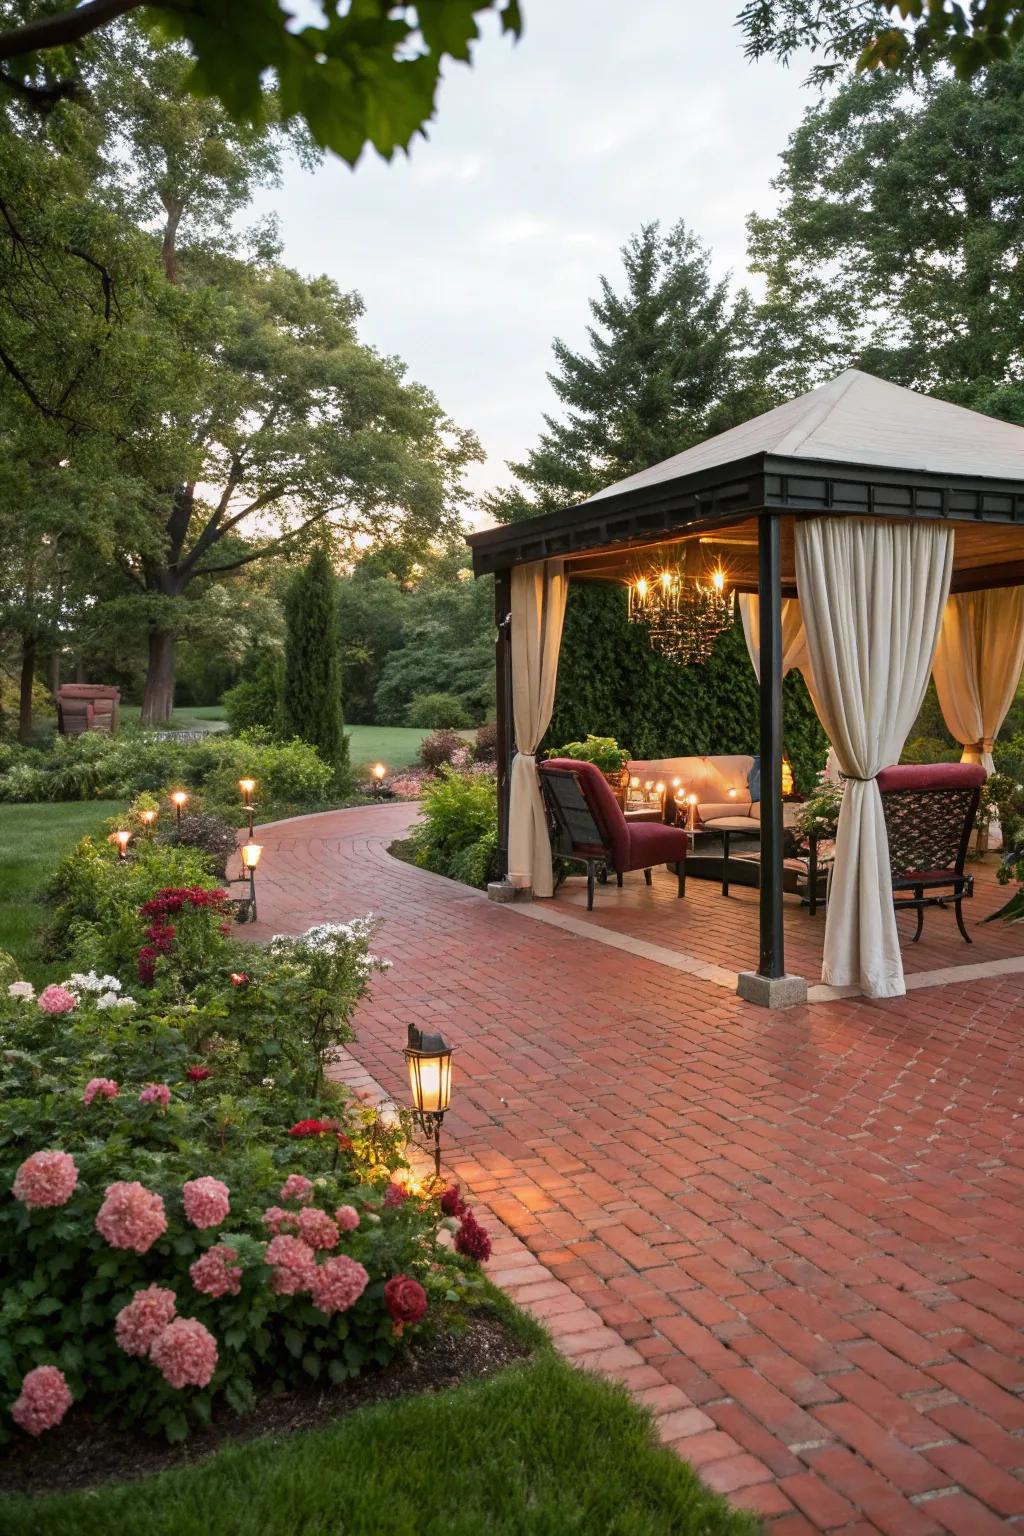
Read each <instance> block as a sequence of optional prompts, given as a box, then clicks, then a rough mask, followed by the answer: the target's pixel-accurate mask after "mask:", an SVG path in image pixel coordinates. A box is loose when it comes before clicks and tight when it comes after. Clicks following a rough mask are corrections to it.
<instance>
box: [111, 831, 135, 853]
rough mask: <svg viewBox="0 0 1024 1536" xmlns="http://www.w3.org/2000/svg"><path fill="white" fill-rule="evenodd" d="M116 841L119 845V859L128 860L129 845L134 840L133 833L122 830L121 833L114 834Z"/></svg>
mask: <svg viewBox="0 0 1024 1536" xmlns="http://www.w3.org/2000/svg"><path fill="white" fill-rule="evenodd" d="M114 840H115V842H116V843H117V856H118V858H119V859H124V858H127V856H128V844H129V843H130V842H131V840H132V835H131V833H130V832H128V831H126V830H124V829H122V830H121V831H120V832H115V833H114Z"/></svg>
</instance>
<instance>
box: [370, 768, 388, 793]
mask: <svg viewBox="0 0 1024 1536" xmlns="http://www.w3.org/2000/svg"><path fill="white" fill-rule="evenodd" d="M387 772H388V770H387V768H386V767H385V766H384V764H383V763H374V765H373V793H374V794H375V795H376V797H377V799H378V800H379V799H380V792H381V790H382V789H383V788H384V780H385V778H386V777H387Z"/></svg>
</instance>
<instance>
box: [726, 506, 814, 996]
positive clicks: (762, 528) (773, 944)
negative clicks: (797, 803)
mask: <svg viewBox="0 0 1024 1536" xmlns="http://www.w3.org/2000/svg"><path fill="white" fill-rule="evenodd" d="M757 592H758V627H759V634H758V652H759V663H760V673H761V677H760V685H759V693H760V727H761V740H760V751H761V888H760V955H759V959H758V966H757V970H756V971H741V972H740V976H739V984H738V986H737V991H738V992H739V995H740V996H741V997H745V998H746V999H747V1000H748V1001H749V1002H752V1003H761V1004H764V1005H767V1006H768V1007H787V1006H790V1005H792V1004H793V1003H798V1002H803V1001H805V1000H806V997H807V983H806V981H804V979H803V977H801V976H789V975H787V974H786V954H785V938H784V932H783V925H782V868H783V828H782V545H781V523H780V518H779V514H778V513H777V512H762V513H761V516H760V517H759V518H758V535H757Z"/></svg>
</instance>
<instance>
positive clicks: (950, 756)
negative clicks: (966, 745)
mask: <svg viewBox="0 0 1024 1536" xmlns="http://www.w3.org/2000/svg"><path fill="white" fill-rule="evenodd" d="M961 751H962V748H960V747H959V746H957V745H955V744H953V745H950V743H949V742H947V741H943V740H942V739H941V737H938V736H916V737H915V738H914V739H913V740H912V741H908V742H907V743H906V745H905V746H904V748H903V751H902V753H901V754H900V762H901V763H958V762H959V761H960V753H961Z"/></svg>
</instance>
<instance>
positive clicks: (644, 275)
mask: <svg viewBox="0 0 1024 1536" xmlns="http://www.w3.org/2000/svg"><path fill="white" fill-rule="evenodd" d="M622 259H623V265H624V268H625V278H626V281H625V287H624V289H623V290H622V291H621V292H619V291H617V290H616V288H615V287H614V286H613V285H612V283H611V282H610V281H609V279H608V278H606V277H602V278H601V279H600V295H599V296H598V297H597V298H596V299H592V300H591V303H590V310H591V314H592V315H593V320H594V323H593V324H592V325H591V326H589V327H588V333H587V334H588V337H589V342H590V346H589V349H588V350H587V351H585V352H583V351H580V352H577V351H575V350H574V349H573V348H571V347H570V346H568V345H567V344H566V343H565V342H564V341H561V340H558V339H556V340H555V342H554V347H553V350H554V354H555V364H556V366H555V369H554V370H553V371H552V372H551V373H549V374H548V379H549V381H550V383H551V386H552V388H553V389H554V391H555V393H556V395H557V396H558V398H559V400H560V401H561V402H562V404H563V405H564V406H565V415H564V418H562V419H556V418H555V417H553V416H545V418H544V420H545V424H546V425H545V430H544V432H542V434H541V438H540V443H539V445H538V447H537V448H535V449H534V450H533V451H532V452H531V453H530V454H529V455H528V457H527V458H526V459H525V460H523V461H522V462H521V463H513V464H511V465H510V468H511V469H512V470H514V472H515V474H516V476H517V478H518V479H519V481H520V482H521V484H520V486H518V487H515V488H513V489H511V490H505V491H501V492H498V493H496V494H494V495H493V496H491V497H490V498H488V500H487V502H486V505H487V509H488V510H489V511H490V512H491V513H492V514H493V515H494V516H495V517H497V518H499V519H500V520H501V521H508V520H510V519H512V518H515V517H522V516H532V515H533V514H534V513H536V512H539V511H546V510H548V509H550V508H553V507H557V506H566V505H570V504H572V503H573V502H578V501H582V500H584V499H585V498H586V497H587V496H589V495H592V494H593V492H594V491H597V490H600V489H601V488H602V487H603V486H605V485H608V484H610V483H611V482H612V481H615V480H618V479H621V478H622V477H623V476H624V475H629V474H632V473H633V472H634V471H636V470H639V469H644V468H646V467H647V465H649V464H654V463H656V462H657V461H658V460H659V459H664V458H667V457H668V456H669V455H670V454H673V453H679V452H681V451H682V450H683V449H684V448H688V447H689V446H690V445H691V444H693V443H695V442H699V441H700V439H701V438H703V437H706V436H707V435H708V434H709V432H713V431H718V430H721V429H722V428H723V427H726V426H731V425H732V424H733V422H734V421H735V420H741V419H743V418H744V417H746V416H748V415H752V414H754V412H755V411H756V410H758V409H760V408H761V402H760V394H759V391H758V388H757V386H756V382H755V381H754V378H753V375H752V374H751V375H750V376H749V377H748V376H747V374H746V371H745V364H744V361H743V353H744V345H745V343H746V342H747V341H748V340H749V335H748V331H749V325H750V306H749V301H748V300H747V298H746V296H745V295H743V294H741V295H740V297H739V299H738V300H737V301H736V302H735V303H733V302H732V301H730V298H729V294H728V285H727V283H726V282H725V281H724V280H723V281H721V282H717V283H716V282H714V281H713V280H712V277H711V272H710V258H709V254H708V252H707V250H706V249H705V247H704V246H703V245H701V243H700V241H699V240H697V239H696V237H695V236H694V235H693V234H692V233H691V232H690V231H689V230H688V229H687V228H686V226H685V225H684V224H683V223H682V222H680V223H678V224H676V225H675V226H674V227H673V228H672V229H671V230H669V231H668V232H667V233H664V234H663V233H662V232H661V230H660V229H659V227H658V225H657V224H648V225H645V226H644V228H643V229H642V230H641V231H640V233H639V234H638V235H634V236H633V238H632V239H631V240H630V241H629V242H628V243H627V244H626V245H625V246H624V247H623V250H622Z"/></svg>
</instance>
